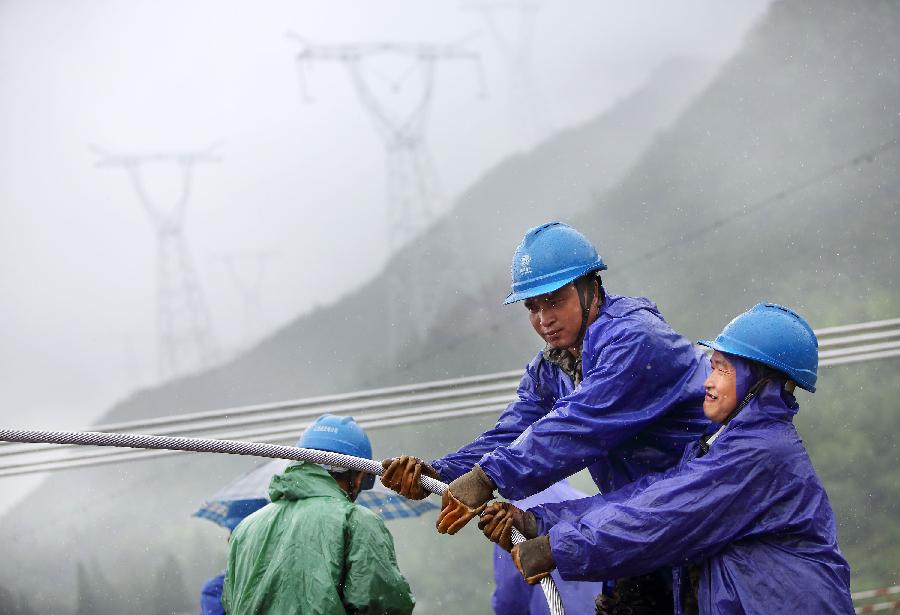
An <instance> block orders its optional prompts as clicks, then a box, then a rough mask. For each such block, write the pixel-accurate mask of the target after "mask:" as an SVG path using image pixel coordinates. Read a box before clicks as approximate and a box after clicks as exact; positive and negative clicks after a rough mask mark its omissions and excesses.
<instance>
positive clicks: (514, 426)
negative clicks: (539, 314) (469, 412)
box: [431, 354, 571, 483]
mask: <svg viewBox="0 0 900 615" xmlns="http://www.w3.org/2000/svg"><path fill="white" fill-rule="evenodd" d="M538 372H540V374H539V373H538ZM556 377H557V376H556V375H555V374H553V373H552V371H551V368H550V365H549V364H548V363H547V362H546V361H544V360H543V357H542V355H541V354H538V355H537V356H536V357H535V358H534V360H532V361H531V363H529V364H528V366H527V367H526V368H525V374H524V375H523V376H522V380H521V382H519V388H518V390H517V391H516V400H515V401H514V402H512V403H511V404H509V406H507V408H506V410H504V411H503V414H501V415H500V418H499V419H498V420H497V424H496V425H495V426H494V428H493V429H490V430H488V431H486V432H485V433H483V434H481V435H480V436H478V438H476V439H475V441H473V442H472V443H471V444H467V445H466V446H464V447H462V448H461V449H459V450H458V451H457V452H455V453H451V454H449V455H446V456H444V457H443V458H441V459H435V460H434V461H432V462H431V467H433V468H434V469H435V470H437V471H438V472H440V475H441V480H443V481H444V482H448V483H449V482H450V481H452V480H453V479H455V478H458V477H459V476H461V475H463V474H465V473H466V472H468V471H469V470H471V469H472V466H474V465H475V464H476V463H478V461H479V460H480V459H481V458H482V457H483V456H484V455H485V454H486V453H489V452H491V451H493V450H494V449H496V448H497V447H499V446H506V445H508V444H510V443H512V441H513V440H515V439H516V438H517V437H519V435H520V434H521V433H522V432H523V431H525V429H526V428H528V426H529V425H531V424H532V423H534V422H535V421H536V420H538V419H539V418H541V417H542V416H544V415H545V414H547V413H548V412H549V411H550V409H551V408H553V402H554V401H555V400H556V397H555V396H554V395H553V391H551V390H548V388H549V387H547V386H538V381H539V380H540V382H541V383H548V382H552V381H553V380H554V379H555V378H556ZM570 388H571V387H570Z"/></svg>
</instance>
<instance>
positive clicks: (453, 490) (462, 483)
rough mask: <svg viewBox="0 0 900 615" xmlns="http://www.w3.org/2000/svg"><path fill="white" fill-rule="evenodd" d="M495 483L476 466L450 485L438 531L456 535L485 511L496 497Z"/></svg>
mask: <svg viewBox="0 0 900 615" xmlns="http://www.w3.org/2000/svg"><path fill="white" fill-rule="evenodd" d="M494 488H495V485H494V481H492V480H491V477H490V476H488V475H487V474H485V473H484V471H483V470H482V469H481V468H480V467H479V466H478V465H477V464H476V465H475V466H474V467H473V468H472V469H471V470H469V471H468V472H466V473H465V474H463V475H462V476H460V477H459V478H457V479H456V480H454V481H453V482H452V483H450V485H449V487H447V490H446V491H445V492H444V496H443V499H442V501H441V512H440V514H439V515H438V519H437V531H438V532H440V533H441V534H451V535H452V534H455V533H456V532H458V531H459V530H461V529H462V528H463V527H465V525H466V523H468V522H469V521H470V520H471V519H472V517H475V516H477V515H479V514H480V513H481V511H483V510H484V507H485V506H486V505H487V503H488V502H490V501H491V499H493V497H494Z"/></svg>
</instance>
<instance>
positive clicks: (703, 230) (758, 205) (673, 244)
mask: <svg viewBox="0 0 900 615" xmlns="http://www.w3.org/2000/svg"><path fill="white" fill-rule="evenodd" d="M898 145H900V137H894V138H893V139H891V140H889V141H885V142H884V143H882V144H881V145H879V146H877V147H873V148H872V149H869V150H866V151H864V152H862V153H861V154H857V155H856V156H854V157H853V158H850V159H848V160H846V161H844V162H840V163H838V164H835V165H832V166H830V167H828V168H827V169H825V170H823V171H820V172H819V173H816V174H815V175H812V176H810V177H808V178H806V179H805V180H803V181H800V182H797V183H795V184H791V185H789V186H788V187H786V188H783V189H781V190H779V191H778V192H774V193H772V194H770V195H769V196H767V197H765V198H763V199H760V200H758V201H756V202H754V203H751V204H749V205H745V206H744V207H742V208H741V209H735V210H733V211H731V212H729V213H728V214H727V215H725V216H722V217H721V218H718V219H717V220H714V221H713V222H711V223H710V224H707V225H705V226H701V227H699V228H695V229H694V230H692V231H688V232H687V233H684V234H682V235H681V236H680V237H679V238H678V239H673V240H672V241H669V242H668V243H666V244H663V245H662V246H661V247H658V248H654V249H653V250H649V251H647V252H645V253H644V254H641V255H640V256H638V257H636V258H633V259H631V260H629V261H626V262H624V263H622V264H621V265H617V266H616V269H628V268H629V267H633V266H634V265H638V264H641V263H646V262H647V261H650V260H652V259H654V258H656V257H657V256H660V255H661V254H665V253H668V252H670V251H671V250H672V249H674V248H677V247H683V246H686V245H688V244H689V243H690V242H692V241H693V240H695V239H698V238H700V237H703V236H705V235H707V234H709V233H710V232H712V231H717V230H719V229H721V228H723V227H725V226H727V225H729V224H732V223H734V222H737V221H738V220H740V219H741V218H745V217H747V216H749V215H750V214H754V213H759V212H760V211H762V210H764V209H767V208H769V207H771V206H772V205H775V204H776V203H779V202H781V201H783V200H784V199H786V198H787V197H789V196H791V195H794V194H796V193H798V192H801V191H803V190H806V189H807V188H809V187H811V186H814V185H816V184H820V183H822V182H823V181H825V180H826V179H828V178H829V177H831V176H833V175H837V174H838V173H840V172H841V171H844V170H846V169H849V168H851V167H856V166H859V165H861V164H862V163H864V162H872V161H873V160H874V159H875V156H877V155H878V154H882V153H884V152H886V151H888V150H890V149H893V148H895V147H897V146H898Z"/></svg>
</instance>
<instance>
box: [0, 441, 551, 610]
mask: <svg viewBox="0 0 900 615" xmlns="http://www.w3.org/2000/svg"><path fill="white" fill-rule="evenodd" d="M0 441H3V442H22V443H27V444H77V445H80V446H115V447H122V448H140V449H156V450H170V451H187V452H192V453H222V454H226V455H249V456H252V457H269V458H272V459H290V460H292V461H309V462H312V463H321V464H325V465H331V466H337V467H341V468H347V469H349V470H357V471H359V472H365V473H367V474H375V475H377V476H380V475H381V474H382V473H383V472H384V469H383V468H382V467H381V463H379V462H377V461H374V460H372V459H363V458H362V457H354V456H352V455H343V454H341V453H332V452H330V451H319V450H315V449H311V448H299V447H296V446H282V445H279V444H265V443H261V442H241V441H239V440H214V439H211V438H185V437H178V436H153V435H144V434H120V433H108V432H102V431H43V430H30V429H29V430H18V429H0ZM419 483H420V484H421V485H422V486H423V487H424V488H425V489H427V490H428V491H429V492H430V493H434V494H436V495H441V494H443V493H444V491H446V490H447V484H446V483H442V482H441V481H439V480H435V479H433V478H431V477H429V476H421V477H420V478H419ZM525 540H526V538H525V537H524V536H523V535H522V534H521V533H520V532H519V531H518V530H517V529H516V528H512V541H513V544H519V543H520V542H524V541H525ZM541 589H542V590H543V592H544V596H545V597H546V598H547V605H548V606H549V607H550V612H551V613H552V614H553V615H565V609H564V607H563V604H562V598H561V597H560V595H559V590H558V589H557V588H556V584H555V583H554V582H553V579H551V578H550V577H545V578H543V579H541Z"/></svg>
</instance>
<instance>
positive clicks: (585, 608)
mask: <svg viewBox="0 0 900 615" xmlns="http://www.w3.org/2000/svg"><path fill="white" fill-rule="evenodd" d="M586 496H587V494H586V493H582V492H581V491H578V490H577V489H575V488H574V487H572V486H571V485H569V483H568V482H567V481H561V482H558V483H556V484H555V485H552V486H550V487H549V488H548V489H545V490H544V491H542V492H540V493H537V494H535V495H533V496H531V497H529V498H526V499H524V500H520V501H516V502H514V504H515V505H516V506H518V507H519V508H522V509H528V508H531V507H532V506H538V505H539V504H545V503H549V502H564V501H566V500H572V499H575V498H583V497H586ZM552 576H553V580H554V581H555V582H556V587H557V589H559V594H560V597H561V598H562V602H563V604H564V605H565V606H566V615H594V612H595V607H594V597H595V596H596V595H597V594H599V593H600V591H601V590H602V589H603V584H602V583H587V582H578V581H565V580H563V579H562V578H561V577H560V576H559V572H556V571H554V572H553V574H552ZM494 582H495V584H496V585H495V588H494V593H493V595H492V596H491V606H492V607H493V609H494V613H495V614H496V615H550V607H548V606H547V598H546V597H544V592H543V591H542V590H541V587H540V586H539V585H528V584H527V583H526V582H525V579H523V578H522V575H521V574H520V573H519V571H518V570H517V569H516V565H515V564H514V563H513V561H512V557H510V555H509V553H507V552H506V551H504V550H503V549H501V548H500V547H496V546H495V547H494Z"/></svg>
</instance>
